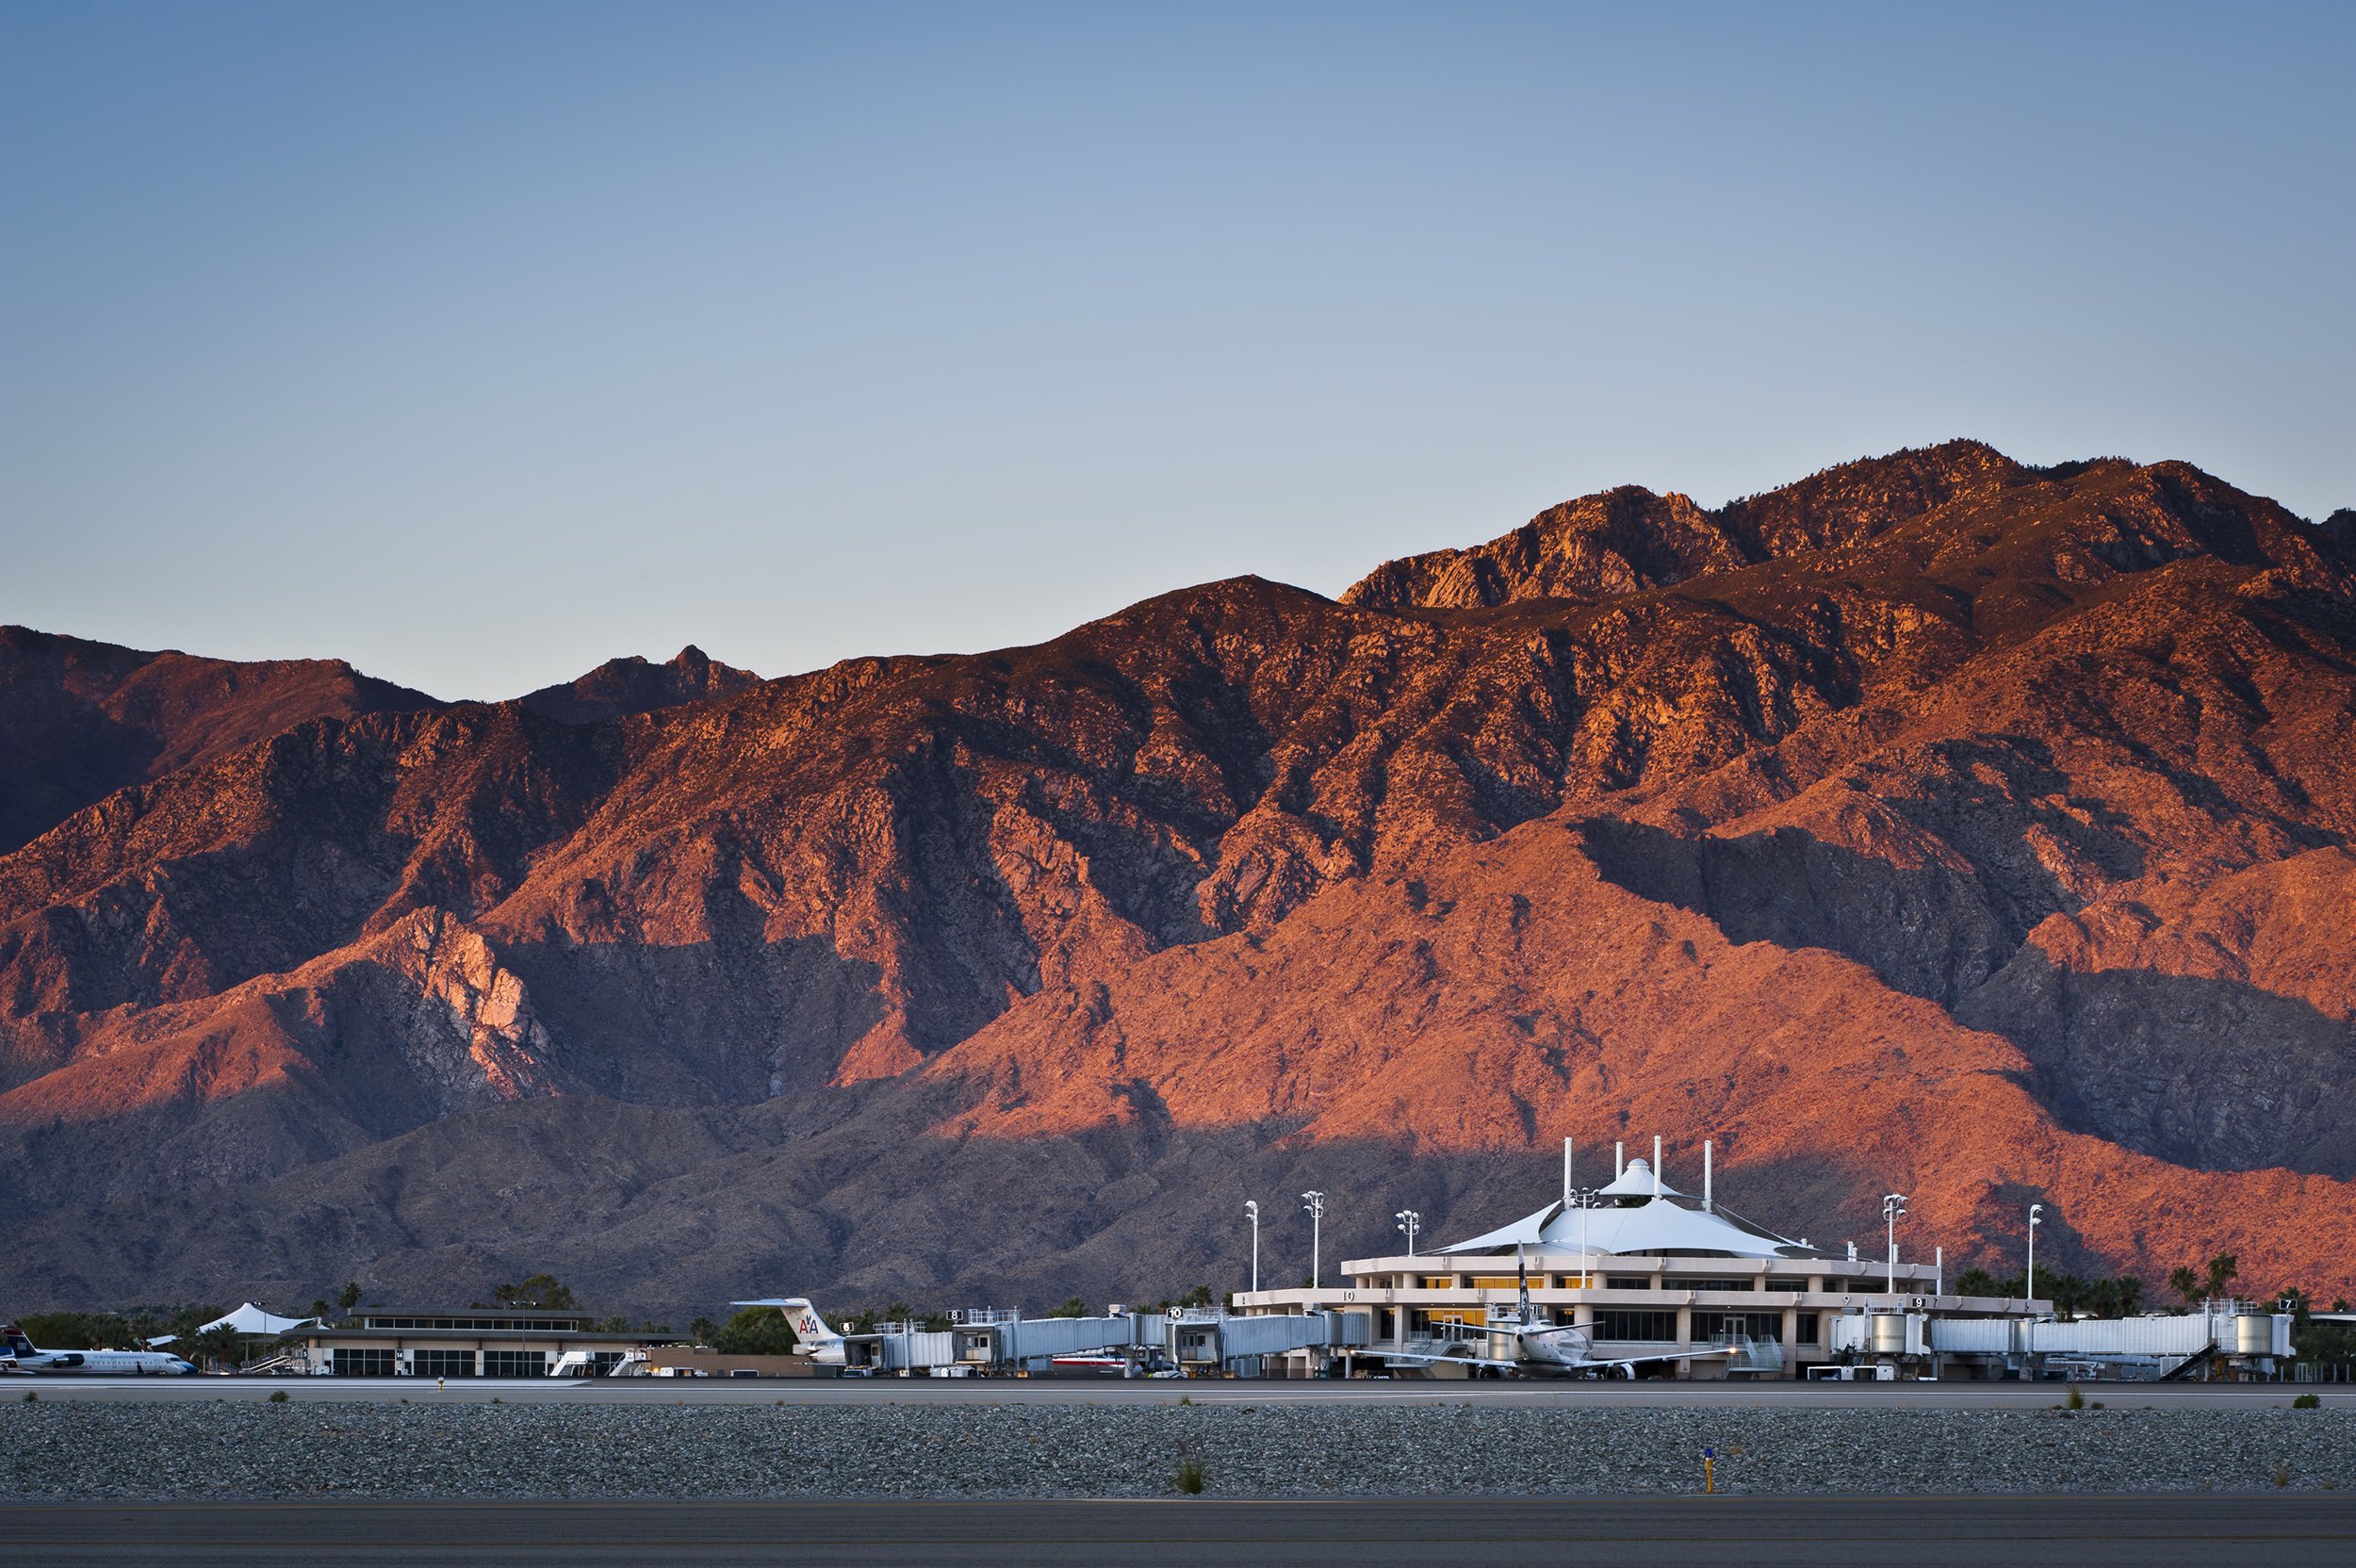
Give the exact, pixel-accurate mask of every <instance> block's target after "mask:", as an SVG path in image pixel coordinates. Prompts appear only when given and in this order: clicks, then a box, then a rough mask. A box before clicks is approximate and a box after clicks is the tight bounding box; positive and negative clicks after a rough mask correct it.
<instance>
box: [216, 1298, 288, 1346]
mask: <svg viewBox="0 0 2356 1568" xmlns="http://www.w3.org/2000/svg"><path fill="white" fill-rule="evenodd" d="M317 1321H318V1319H316V1318H310V1317H273V1316H271V1315H270V1314H269V1313H266V1312H264V1311H263V1310H262V1309H261V1308H259V1307H257V1306H255V1305H254V1303H253V1302H251V1301H248V1302H247V1303H246V1304H245V1305H244V1306H241V1307H239V1308H238V1309H237V1311H236V1312H233V1313H231V1314H230V1315H228V1316H226V1317H216V1318H214V1319H213V1320H212V1321H211V1322H210V1323H207V1324H205V1327H204V1328H202V1329H199V1330H197V1332H198V1333H209V1332H211V1331H213V1330H215V1329H235V1330H237V1332H239V1333H241V1334H244V1335H246V1336H247V1337H249V1338H253V1339H261V1338H264V1337H265V1336H267V1335H270V1334H283V1333H285V1332H286V1331H287V1330H288V1329H300V1328H302V1327H303V1325H304V1324H305V1323H312V1322H317Z"/></svg>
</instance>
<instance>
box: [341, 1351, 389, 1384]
mask: <svg viewBox="0 0 2356 1568" xmlns="http://www.w3.org/2000/svg"><path fill="white" fill-rule="evenodd" d="M400 1360H401V1358H400V1356H399V1354H398V1353H397V1352H395V1351H392V1350H337V1351H336V1352H335V1376H337V1377H338V1378H389V1377H391V1376H393V1375H394V1374H395V1373H396V1372H398V1371H399V1370H400V1369H401V1368H400V1365H399V1363H400Z"/></svg>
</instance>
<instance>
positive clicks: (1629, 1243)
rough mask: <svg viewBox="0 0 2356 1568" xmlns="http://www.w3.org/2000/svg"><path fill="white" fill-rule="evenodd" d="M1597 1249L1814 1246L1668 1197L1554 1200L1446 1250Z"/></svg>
mask: <svg viewBox="0 0 2356 1568" xmlns="http://www.w3.org/2000/svg"><path fill="white" fill-rule="evenodd" d="M1582 1233H1583V1239H1584V1241H1585V1243H1586V1245H1587V1246H1588V1247H1589V1248H1590V1249H1592V1250H1595V1251H1597V1252H1616V1253H1621V1254H1625V1255H1630V1256H1644V1255H1653V1256H1659V1255H1661V1254H1664V1253H1665V1254H1669V1255H1672V1256H1674V1255H1677V1254H1679V1253H1682V1254H1684V1255H1687V1256H1699V1257H1710V1256H1723V1257H1736V1258H1802V1257H1811V1256H1814V1255H1816V1254H1815V1252H1814V1250H1812V1249H1810V1248H1808V1247H1804V1246H1802V1245H1801V1244H1799V1243H1798V1242H1794V1241H1792V1240H1789V1239H1787V1238H1785V1237H1783V1236H1779V1235H1775V1234H1774V1233H1770V1232H1767V1231H1761V1230H1758V1229H1754V1228H1752V1227H1750V1226H1746V1225H1740V1224H1737V1223H1735V1222H1734V1221H1733V1220H1731V1219H1729V1218H1728V1217H1726V1216H1725V1215H1724V1214H1719V1213H1712V1212H1708V1211H1704V1210H1701V1209H1689V1208H1685V1207H1683V1206H1681V1205H1679V1204H1677V1203H1674V1202H1672V1201H1669V1200H1668V1199H1666V1198H1661V1199H1656V1200H1654V1201H1652V1202H1649V1203H1645V1204H1643V1205H1641V1206H1639V1207H1637V1208H1632V1209H1622V1208H1609V1209H1584V1210H1582V1209H1566V1208H1564V1207H1563V1206H1562V1204H1560V1203H1549V1204H1547V1205H1546V1207H1545V1208H1543V1209H1540V1210H1539V1211H1538V1212H1537V1213H1536V1214H1533V1215H1529V1216H1527V1217H1523V1218H1521V1219H1517V1220H1515V1221H1514V1222H1513V1224H1511V1225H1507V1226H1504V1227H1502V1228H1500V1229H1498V1230H1495V1231H1491V1232H1490V1233H1488V1234H1486V1235H1479V1236H1475V1237H1473V1238H1472V1239H1471V1240H1470V1241H1460V1242H1458V1243H1457V1244H1456V1245H1455V1246H1453V1247H1444V1248H1442V1249H1441V1251H1443V1252H1500V1251H1503V1250H1505V1249H1507V1248H1509V1247H1513V1246H1516V1245H1518V1246H1522V1247H1533V1248H1549V1249H1558V1250H1569V1251H1572V1252H1577V1251H1578V1250H1579V1245H1580V1242H1581V1239H1582Z"/></svg>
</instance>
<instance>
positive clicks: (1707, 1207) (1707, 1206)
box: [1702, 1138, 1718, 1214]
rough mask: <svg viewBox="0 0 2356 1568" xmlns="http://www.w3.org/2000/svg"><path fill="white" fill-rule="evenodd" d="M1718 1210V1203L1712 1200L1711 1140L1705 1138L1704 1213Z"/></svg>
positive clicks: (1703, 1150)
mask: <svg viewBox="0 0 2356 1568" xmlns="http://www.w3.org/2000/svg"><path fill="white" fill-rule="evenodd" d="M1717 1212H1718V1208H1717V1204H1716V1203H1715V1202H1714V1201H1712V1199H1711V1196H1710V1140H1709V1139H1708V1138H1704V1139H1702V1213H1704V1214H1716V1213H1717Z"/></svg>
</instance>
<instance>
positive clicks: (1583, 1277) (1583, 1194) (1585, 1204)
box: [1571, 1187, 1596, 1290]
mask: <svg viewBox="0 0 2356 1568" xmlns="http://www.w3.org/2000/svg"><path fill="white" fill-rule="evenodd" d="M1595 1190H1596V1189H1595V1188H1594V1187H1573V1188H1572V1189H1571V1201H1572V1202H1575V1203H1577V1204H1578V1205H1579V1288H1580V1289H1581V1290H1590V1289H1593V1288H1594V1287H1595V1275H1594V1274H1593V1273H1591V1272H1590V1271H1589V1269H1588V1260H1589V1259H1590V1258H1592V1257H1594V1256H1595V1254H1594V1253H1592V1252H1590V1251H1588V1250H1587V1211H1588V1210H1589V1209H1592V1208H1594V1207H1595Z"/></svg>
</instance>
